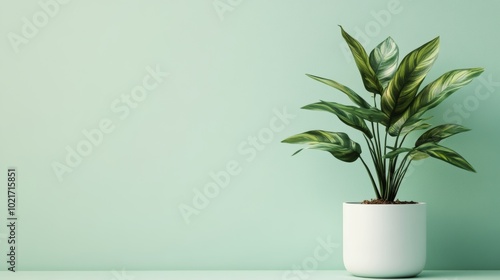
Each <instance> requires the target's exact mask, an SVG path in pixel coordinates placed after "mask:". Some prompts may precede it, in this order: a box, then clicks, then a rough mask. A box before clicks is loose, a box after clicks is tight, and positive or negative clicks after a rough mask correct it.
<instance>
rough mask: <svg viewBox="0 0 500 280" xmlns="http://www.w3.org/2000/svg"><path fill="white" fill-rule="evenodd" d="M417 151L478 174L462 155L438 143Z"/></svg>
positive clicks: (420, 147)
mask: <svg viewBox="0 0 500 280" xmlns="http://www.w3.org/2000/svg"><path fill="white" fill-rule="evenodd" d="M415 150H416V151H418V152H422V153H425V154H428V155H429V156H431V157H433V158H437V159H440V160H442V161H445V162H447V163H449V164H452V165H455V166H457V167H460V168H463V169H465V170H468V171H472V172H476V170H474V168H473V167H472V165H470V163H468V162H467V161H466V160H465V159H464V158H463V157H462V156H461V155H459V154H458V153H457V152H455V151H453V150H452V149H450V148H446V147H443V146H440V145H438V144H436V143H432V142H428V143H425V144H422V145H420V146H418V147H416V148H415Z"/></svg>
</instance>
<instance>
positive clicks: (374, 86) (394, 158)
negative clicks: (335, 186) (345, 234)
mask: <svg viewBox="0 0 500 280" xmlns="http://www.w3.org/2000/svg"><path fill="white" fill-rule="evenodd" d="M340 29H341V33H342V37H343V38H344V39H345V41H346V42H347V44H348V45H349V48H350V50H351V52H352V55H353V57H354V61H355V62H356V66H357V68H358V69H359V73H360V74H361V79H362V81H363V85H364V87H365V89H366V90H367V91H368V92H370V93H371V94H372V100H371V101H372V103H371V104H370V103H369V102H367V101H366V100H365V99H364V98H363V97H361V96H360V95H358V94H357V93H356V92H354V91H353V90H352V89H350V88H349V87H347V86H344V85H342V84H340V83H338V82H336V81H334V80H331V79H326V78H322V77H318V76H314V75H309V74H307V76H309V77H311V78H312V79H314V80H317V81H319V82H321V83H324V84H326V85H329V86H331V87H333V88H335V89H337V90H339V91H340V92H342V93H344V94H346V95H347V96H348V97H349V99H350V100H351V101H352V103H353V104H354V105H344V104H339V103H336V102H328V101H320V102H316V103H312V104H309V105H306V106H304V107H302V108H303V109H307V110H316V111H325V112H328V113H331V114H333V115H335V116H337V117H338V119H339V120H341V121H342V122H343V123H345V124H346V125H348V126H350V127H352V128H354V129H356V130H358V131H360V132H361V133H362V134H363V137H364V139H365V140H366V144H367V147H368V150H369V154H370V157H371V159H372V163H373V164H372V166H371V167H370V166H369V164H368V163H369V162H368V163H367V161H366V159H364V158H363V157H362V156H361V146H360V145H359V144H358V143H356V142H355V141H353V140H352V139H351V138H350V137H349V136H348V135H347V134H346V133H344V132H332V131H324V130H312V131H307V132H304V133H300V134H297V135H293V136H291V137H288V138H286V139H285V140H283V141H282V142H284V143H292V144H306V145H307V146H306V148H308V149H317V150H323V151H327V152H329V153H330V154H332V155H333V156H334V157H335V158H337V159H339V160H341V161H344V162H354V161H356V160H357V159H358V158H359V159H360V160H361V162H362V163H363V165H364V167H365V169H366V171H367V173H368V175H369V177H370V180H371V183H372V185H373V189H374V191H375V194H376V197H377V199H382V200H386V201H394V200H395V198H396V195H397V193H398V190H399V187H400V185H401V182H402V181H403V178H404V176H405V174H406V172H407V170H408V167H409V166H410V163H411V162H412V161H414V160H421V159H424V158H427V157H433V158H437V159H440V160H442V161H445V162H447V163H449V164H452V165H454V166H457V167H459V168H463V169H465V170H468V171H473V172H475V170H474V168H473V167H472V166H471V165H470V164H469V163H468V162H467V161H466V160H465V159H464V158H463V157H462V156H461V155H459V154H458V153H457V152H455V151H454V150H452V149H450V148H447V147H445V146H443V145H441V140H443V139H445V138H448V137H450V136H453V135H455V134H457V133H461V132H465V131H468V130H469V129H467V128H465V127H463V126H461V125H458V124H442V125H437V126H434V127H431V125H430V124H429V123H428V120H429V119H430V117H426V116H425V113H426V112H427V111H429V110H430V109H432V108H434V107H436V106H437V105H439V104H440V103H441V102H443V100H445V99H446V98H448V97H449V96H450V95H451V94H453V93H454V92H455V91H457V90H458V89H460V88H462V87H463V86H465V85H467V84H468V83H470V82H471V81H472V80H473V79H474V78H475V77H477V76H479V75H480V74H481V73H482V72H483V69H482V68H468V69H457V70H452V71H449V72H447V73H445V74H443V75H442V76H440V77H439V78H437V79H436V80H435V81H433V82H431V83H429V84H427V85H426V86H424V87H423V88H422V89H420V87H421V84H422V82H423V80H424V79H425V77H426V75H427V73H428V72H429V70H430V69H431V67H432V65H433V63H434V61H435V60H436V58H437V55H438V51H439V37H437V38H435V39H433V40H431V41H429V42H427V43H425V44H424V45H422V46H421V47H419V48H417V49H415V50H413V51H412V52H410V53H409V54H407V55H406V56H405V57H404V58H403V59H402V60H401V62H400V63H399V64H398V62H399V49H398V46H397V44H396V43H395V42H394V40H393V39H392V38H391V37H389V38H387V39H386V40H384V41H383V42H382V43H380V44H379V45H377V46H376V47H375V48H374V49H373V50H372V51H371V52H370V54H368V53H367V52H366V50H365V49H364V48H363V46H362V45H361V44H360V43H359V42H358V41H357V40H356V39H354V38H353V37H352V36H350V35H349V34H348V33H347V32H346V31H345V30H344V29H343V28H342V27H340ZM418 130H425V132H423V133H422V134H421V135H420V137H419V138H418V139H417V140H416V142H415V143H414V145H413V147H411V146H409V147H408V146H404V145H403V144H404V143H405V140H406V137H407V136H408V134H409V133H411V132H414V131H418ZM301 150H302V149H300V150H298V151H297V152H295V153H294V155H295V154H297V153H298V152H300V151H301Z"/></svg>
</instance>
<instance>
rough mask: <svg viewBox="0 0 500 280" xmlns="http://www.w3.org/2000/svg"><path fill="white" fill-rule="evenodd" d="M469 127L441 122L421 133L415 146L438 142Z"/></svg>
mask: <svg viewBox="0 0 500 280" xmlns="http://www.w3.org/2000/svg"><path fill="white" fill-rule="evenodd" d="M469 130H470V129H468V128H466V127H463V126H461V125H458V124H442V125H438V126H436V127H433V128H431V129H429V130H427V131H426V132H425V133H424V134H422V135H421V136H420V137H419V138H418V139H417V141H416V142H415V146H420V145H422V144H425V143H429V142H432V143H436V144H437V143H439V141H441V140H443V139H445V138H448V137H450V136H452V135H455V134H457V133H460V132H465V131H469Z"/></svg>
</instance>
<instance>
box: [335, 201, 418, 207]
mask: <svg viewBox="0 0 500 280" xmlns="http://www.w3.org/2000/svg"><path fill="white" fill-rule="evenodd" d="M342 204H344V205H360V206H362V205H366V206H412V205H414V206H416V205H426V204H427V203H425V202H417V203H408V204H363V203H361V202H350V201H345V202H342Z"/></svg>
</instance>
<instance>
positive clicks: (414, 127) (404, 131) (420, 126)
mask: <svg viewBox="0 0 500 280" xmlns="http://www.w3.org/2000/svg"><path fill="white" fill-rule="evenodd" d="M424 121H425V120H419V121H418V122H416V123H414V124H412V125H408V126H405V127H403V129H402V130H401V135H405V134H408V133H410V132H412V131H415V130H420V129H427V128H429V127H431V125H430V124H428V123H425V122H424Z"/></svg>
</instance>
